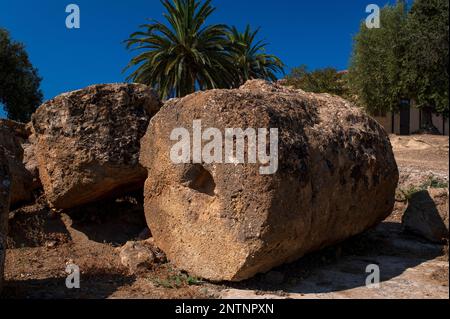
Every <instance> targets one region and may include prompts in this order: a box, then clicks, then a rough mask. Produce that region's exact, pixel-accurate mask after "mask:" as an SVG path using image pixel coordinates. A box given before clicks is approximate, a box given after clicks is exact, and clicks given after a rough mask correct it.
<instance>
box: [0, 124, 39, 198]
mask: <svg viewBox="0 0 450 319" xmlns="http://www.w3.org/2000/svg"><path fill="white" fill-rule="evenodd" d="M28 133H29V132H28V130H27V128H26V125H25V124H22V123H18V122H14V121H11V120H0V146H2V147H4V149H5V155H6V157H7V160H8V163H9V170H10V174H11V206H15V205H19V204H22V203H27V202H30V201H31V200H33V199H34V197H33V190H34V189H35V188H34V185H33V177H32V175H31V173H30V172H29V171H28V170H27V169H26V167H25V165H24V163H23V158H24V149H23V145H24V144H26V143H27V140H28Z"/></svg>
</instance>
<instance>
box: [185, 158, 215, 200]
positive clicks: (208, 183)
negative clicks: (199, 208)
mask: <svg viewBox="0 0 450 319" xmlns="http://www.w3.org/2000/svg"><path fill="white" fill-rule="evenodd" d="M183 179H184V181H183V182H185V183H186V184H187V186H188V187H189V188H191V189H193V190H195V191H197V192H200V193H203V194H206V195H209V196H214V190H215V188H216V183H215V182H214V179H213V177H212V175H211V174H210V173H209V172H208V171H207V170H206V169H205V168H204V167H203V166H202V165H198V164H197V165H194V166H191V167H190V168H189V169H188V170H187V171H186V173H185V174H184V178H183Z"/></svg>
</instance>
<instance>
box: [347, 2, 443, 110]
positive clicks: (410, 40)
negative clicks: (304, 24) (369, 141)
mask: <svg viewBox="0 0 450 319" xmlns="http://www.w3.org/2000/svg"><path fill="white" fill-rule="evenodd" d="M448 10H449V2H448V0H415V2H414V3H413V5H412V7H411V8H410V10H408V9H407V7H406V5H405V1H398V2H397V3H396V4H395V5H388V6H386V7H384V8H383V9H382V10H381V16H380V18H381V27H380V28H374V29H368V28H367V27H366V25H365V24H364V23H363V24H362V25H361V28H360V31H359V33H358V34H357V35H356V37H355V39H354V48H353V54H352V58H351V66H350V69H349V83H350V88H351V89H352V91H353V92H354V94H355V95H356V96H357V97H358V101H359V103H360V104H361V105H362V106H364V107H365V108H366V109H367V110H368V111H369V112H371V113H384V112H386V111H397V110H398V108H399V101H400V100H401V99H405V98H406V99H414V101H415V104H416V105H417V106H418V107H420V108H426V109H427V110H432V111H433V112H437V113H443V114H444V115H445V116H448V103H449V102H448V85H449V83H448V80H449V74H448V48H449V44H448V40H449V23H448Z"/></svg>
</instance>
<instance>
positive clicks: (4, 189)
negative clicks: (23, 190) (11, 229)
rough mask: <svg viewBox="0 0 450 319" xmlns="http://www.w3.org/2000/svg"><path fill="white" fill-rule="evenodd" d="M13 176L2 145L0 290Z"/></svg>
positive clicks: (0, 167) (0, 288)
mask: <svg viewBox="0 0 450 319" xmlns="http://www.w3.org/2000/svg"><path fill="white" fill-rule="evenodd" d="M10 187H11V177H10V172H9V164H8V159H7V156H6V155H5V150H4V149H3V147H1V146H0V292H1V290H2V287H3V273H4V265H5V256H6V239H7V238H6V236H7V231H8V215H9V204H10V195H11V194H10Z"/></svg>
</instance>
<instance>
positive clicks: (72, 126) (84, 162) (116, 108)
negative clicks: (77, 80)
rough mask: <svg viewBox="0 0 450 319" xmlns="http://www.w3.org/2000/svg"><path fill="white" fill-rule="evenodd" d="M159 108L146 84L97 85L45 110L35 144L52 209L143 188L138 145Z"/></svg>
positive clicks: (36, 118) (37, 118)
mask: <svg viewBox="0 0 450 319" xmlns="http://www.w3.org/2000/svg"><path fill="white" fill-rule="evenodd" d="M159 108H160V101H159V99H158V97H157V96H156V94H155V93H154V92H153V90H152V89H151V88H149V87H147V86H145V85H141V84H105V85H94V86H90V87H88V88H85V89H82V90H78V91H74V92H69V93H65V94H62V95H60V96H58V97H56V98H54V99H52V100H50V101H48V102H47V103H45V104H43V105H42V106H40V107H39V108H38V110H37V111H36V113H35V114H34V115H33V117H32V126H33V135H34V139H35V140H34V143H33V144H34V152H35V154H36V160H37V165H38V167H39V175H40V179H41V182H42V184H43V187H44V191H45V194H46V196H47V199H48V201H49V203H50V205H51V206H52V207H54V208H58V209H68V208H73V207H76V206H80V205H83V204H87V203H90V202H93V201H96V200H98V199H101V198H104V197H109V196H112V195H121V194H124V193H127V192H129V191H132V190H134V189H139V188H141V187H143V183H144V181H145V178H146V177H147V173H146V171H145V169H143V168H142V166H140V164H139V160H138V157H139V146H140V145H139V141H140V139H141V137H142V136H143V135H144V133H145V130H146V128H147V126H148V122H149V120H150V118H151V117H152V116H153V115H154V114H155V113H156V112H157V111H158V110H159Z"/></svg>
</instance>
